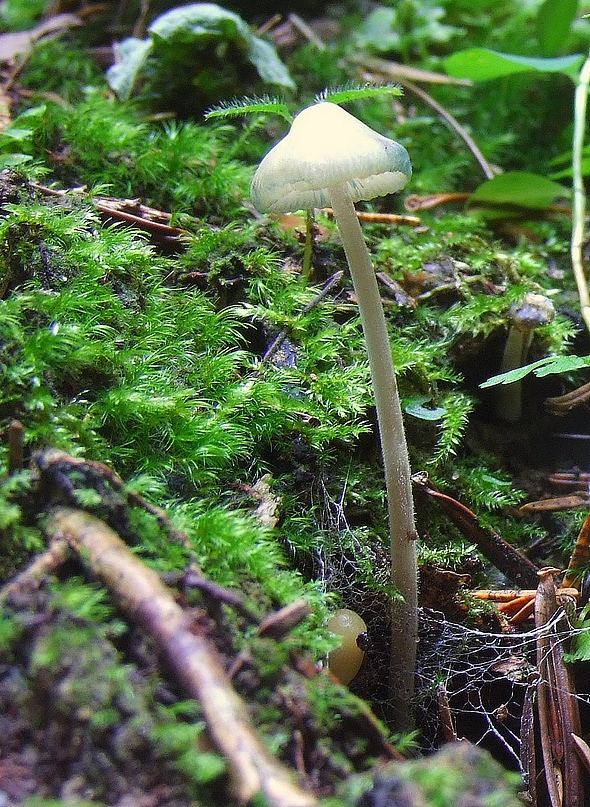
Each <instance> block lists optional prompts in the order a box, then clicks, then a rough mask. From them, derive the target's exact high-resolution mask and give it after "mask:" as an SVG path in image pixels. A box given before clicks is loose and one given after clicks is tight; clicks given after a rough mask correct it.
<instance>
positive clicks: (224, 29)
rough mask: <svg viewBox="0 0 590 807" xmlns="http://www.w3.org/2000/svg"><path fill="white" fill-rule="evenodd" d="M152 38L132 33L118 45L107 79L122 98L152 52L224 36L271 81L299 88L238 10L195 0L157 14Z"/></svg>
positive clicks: (174, 50) (180, 48) (191, 48)
mask: <svg viewBox="0 0 590 807" xmlns="http://www.w3.org/2000/svg"><path fill="white" fill-rule="evenodd" d="M148 33H149V34H150V37H149V38H148V39H136V38H134V37H130V38H129V39H125V40H123V41H122V42H121V43H120V44H119V45H118V47H117V55H118V62H117V64H115V65H113V67H111V68H110V69H109V70H108V71H107V81H108V82H109V85H110V87H111V88H112V89H113V90H114V92H116V93H117V95H118V97H119V98H122V99H128V98H129V97H130V95H131V93H132V91H133V87H134V85H135V82H136V80H137V78H138V76H139V74H140V73H141V71H142V69H143V68H144V66H145V63H146V61H147V59H148V57H149V56H150V55H154V56H160V57H161V56H163V55H164V54H170V53H172V54H174V55H175V57H176V59H177V60H181V61H182V54H183V53H185V52H186V50H187V48H188V50H189V52H191V51H194V49H195V48H196V47H197V46H198V45H199V44H203V45H204V44H207V43H209V42H210V41H212V40H213V41H214V40H220V41H226V42H231V43H233V44H235V45H237V47H238V48H239V49H240V50H241V51H242V52H243V53H245V55H246V58H247V59H248V60H249V61H250V62H251V63H252V64H253V65H254V67H255V68H256V70H257V72H258V74H259V76H260V78H261V79H263V81H266V82H268V83H269V84H278V85H280V86H282V87H287V88H288V89H295V84H294V82H293V79H292V78H291V76H290V75H289V71H288V70H287V68H286V66H285V65H284V64H283V62H282V61H281V60H280V58H279V56H278V54H277V52H276V50H275V49H274V47H273V46H272V45H271V44H270V42H266V41H265V40H264V39H260V38H259V37H257V36H254V34H252V32H251V31H250V28H249V26H248V24H247V23H246V22H245V21H244V20H243V19H242V18H241V17H239V16H238V15H237V14H233V13H232V12H231V11H227V10H226V9H224V8H221V7H220V6H217V5H215V3H192V4H190V5H188V6H183V7H181V8H175V9H172V10H171V11H168V12H166V13H165V14H161V15H160V16H159V17H157V18H156V19H155V20H154V22H153V23H152V24H151V26H150V27H149V29H148Z"/></svg>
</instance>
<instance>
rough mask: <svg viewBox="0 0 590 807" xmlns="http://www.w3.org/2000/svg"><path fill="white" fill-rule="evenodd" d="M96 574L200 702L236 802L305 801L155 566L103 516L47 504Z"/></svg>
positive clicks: (295, 804)
mask: <svg viewBox="0 0 590 807" xmlns="http://www.w3.org/2000/svg"><path fill="white" fill-rule="evenodd" d="M45 530H46V533H47V535H48V536H49V538H50V540H51V542H54V541H58V542H59V543H60V544H61V543H63V542H66V543H67V544H68V545H69V546H70V547H71V548H72V549H73V550H74V551H75V552H76V553H78V554H79V556H80V559H81V560H82V562H83V563H84V565H85V566H87V567H88V568H89V569H90V570H91V571H92V573H93V574H95V575H96V576H97V577H99V578H100V579H101V580H102V582H103V583H104V585H105V586H106V587H107V588H108V589H109V591H110V592H111V594H112V595H113V597H114V598H115V599H116V600H117V602H118V603H119V606H120V607H121V609H122V610H123V611H124V612H125V614H126V615H127V616H128V617H129V618H130V619H132V620H133V621H134V622H135V623H137V624H138V625H139V626H140V627H141V628H142V629H143V630H145V631H146V633H148V634H149V635H150V637H151V638H152V639H153V641H154V642H155V643H156V645H157V647H158V648H159V650H160V652H161V654H162V656H163V658H164V660H165V662H166V664H167V665H168V667H169V668H170V669H171V670H173V671H174V673H175V675H176V677H177V678H178V680H179V682H180V683H181V685H182V688H183V689H184V691H185V692H186V693H187V694H188V695H189V696H190V697H192V698H195V699H196V700H198V701H199V703H200V704H201V708H202V710H203V714H204V717H205V720H206V723H207V727H208V730H209V734H210V737H211V739H212V741H213V742H214V744H215V746H216V747H217V749H218V750H219V752H220V753H221V754H223V756H224V758H225V760H226V762H227V765H228V769H229V772H230V776H231V781H232V787H233V791H234V796H235V798H236V800H237V801H238V802H239V803H240V804H245V803H246V802H248V801H250V800H251V799H254V798H255V797H258V798H261V797H262V798H263V799H264V801H265V803H266V804H268V805H270V806H271V807H313V806H314V805H316V804H317V800H316V799H315V797H314V796H313V795H311V794H310V793H306V792H305V791H304V790H302V789H301V788H300V787H299V786H298V785H297V784H295V783H294V782H293V780H292V778H291V775H290V772H289V771H288V769H287V768H285V767H284V766H283V765H281V763H279V762H278V761H277V760H275V759H274V758H273V757H272V756H271V755H270V754H269V752H268V751H267V749H266V748H265V747H264V745H263V744H262V742H261V741H260V739H259V737H258V736H257V734H256V732H255V731H254V728H253V727H252V725H251V722H250V718H249V715H248V713H247V711H246V707H245V706H244V704H243V702H242V701H241V699H240V698H239V697H238V695H237V693H236V692H235V691H234V689H233V688H232V687H231V685H230V684H229V682H228V681H227V678H226V675H225V673H224V671H223V668H222V666H221V663H220V660H219V658H218V655H217V652H216V651H215V649H214V648H213V646H212V644H211V643H210V642H209V641H208V640H207V639H206V637H204V636H203V635H201V634H199V633H198V632H196V631H195V629H194V626H193V625H192V624H191V622H190V619H189V617H188V616H187V614H186V613H185V612H184V611H183V610H182V608H181V607H180V606H179V605H178V604H177V603H176V601H175V600H174V596H173V594H172V592H171V591H170V590H169V589H168V588H166V586H164V584H163V583H162V582H161V580H160V578H159V576H158V574H157V573H156V572H155V571H153V570H152V569H149V568H148V567H147V566H145V565H144V564H143V563H142V561H141V560H140V559H139V558H138V557H137V556H136V555H134V554H133V553H132V552H131V551H130V549H129V548H128V547H127V546H126V545H125V543H124V542H123V541H122V540H121V539H120V538H119V536H118V535H117V534H116V533H115V532H114V530H112V529H111V528H110V527H109V526H107V524H105V523H104V522H103V521H101V520H100V519H97V518H95V517H94V516H91V515H89V514H87V513H84V512H82V511H80V510H75V509H72V508H67V507H59V508H56V509H54V510H53V511H52V512H51V513H50V515H49V517H48V519H47V523H46V526H45Z"/></svg>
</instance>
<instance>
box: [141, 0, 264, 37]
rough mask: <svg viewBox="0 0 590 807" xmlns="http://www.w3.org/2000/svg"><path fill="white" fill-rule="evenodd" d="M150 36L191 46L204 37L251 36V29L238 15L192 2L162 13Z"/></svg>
mask: <svg viewBox="0 0 590 807" xmlns="http://www.w3.org/2000/svg"><path fill="white" fill-rule="evenodd" d="M148 31H149V33H150V34H151V35H152V36H153V37H155V38H157V39H161V40H163V41H165V42H174V43H180V42H184V43H185V44H191V42H194V40H195V39H197V38H199V37H203V36H213V37H219V36H221V37H224V38H227V39H236V38H237V37H238V36H241V37H243V39H244V40H245V41H246V40H247V39H248V38H249V37H250V29H249V28H248V25H247V23H246V22H244V20H243V19H242V18H241V17H239V16H238V15H237V14H233V13H232V12H231V11H227V9H225V8H221V6H218V5H216V4H215V3H191V4H189V5H188V6H181V7H180V8H173V9H172V10H171V11H167V12H165V13H164V14H161V15H160V16H159V17H156V19H155V20H154V21H153V23H152V24H151V25H150V27H149V28H148Z"/></svg>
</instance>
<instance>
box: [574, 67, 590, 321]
mask: <svg viewBox="0 0 590 807" xmlns="http://www.w3.org/2000/svg"><path fill="white" fill-rule="evenodd" d="M589 82H590V56H589V57H588V58H587V59H586V61H585V62H584V64H583V65H582V69H581V71H580V76H579V78H578V84H577V86H576V93H575V100H574V138H573V144H572V172H573V190H574V199H573V211H572V222H573V227H572V240H571V257H572V266H573V270H574V277H575V279H576V285H577V287H578V295H579V297H580V307H581V309H582V317H583V318H584V322H585V323H586V328H587V329H588V330H590V293H589V291H588V282H587V280H586V274H585V272H584V263H583V259H582V246H583V243H584V219H585V208H586V192H585V190H584V177H583V175H582V150H583V148H584V134H585V131H586V106H587V99H588V83H589Z"/></svg>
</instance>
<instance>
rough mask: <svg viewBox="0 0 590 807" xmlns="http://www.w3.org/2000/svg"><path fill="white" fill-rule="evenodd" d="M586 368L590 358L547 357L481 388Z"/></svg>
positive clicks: (510, 371) (507, 373)
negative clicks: (531, 376) (531, 375)
mask: <svg viewBox="0 0 590 807" xmlns="http://www.w3.org/2000/svg"><path fill="white" fill-rule="evenodd" d="M584 367H590V356H545V358H543V359H538V361H534V362H531V364H524V365H523V366H522V367H517V368H516V369H515V370H508V372H506V373H499V374H498V375H494V376H492V377H491V378H488V380H487V381H484V382H483V383H481V384H480V385H479V386H480V387H481V388H482V389H485V388H487V387H495V386H497V385H498V384H512V383H514V382H515V381H520V380H521V378H524V377H525V376H527V375H528V374H529V373H534V374H535V375H536V376H537V377H538V378H542V377H544V376H546V375H553V374H556V373H571V372H572V371H573V370H581V369H583V368H584Z"/></svg>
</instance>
